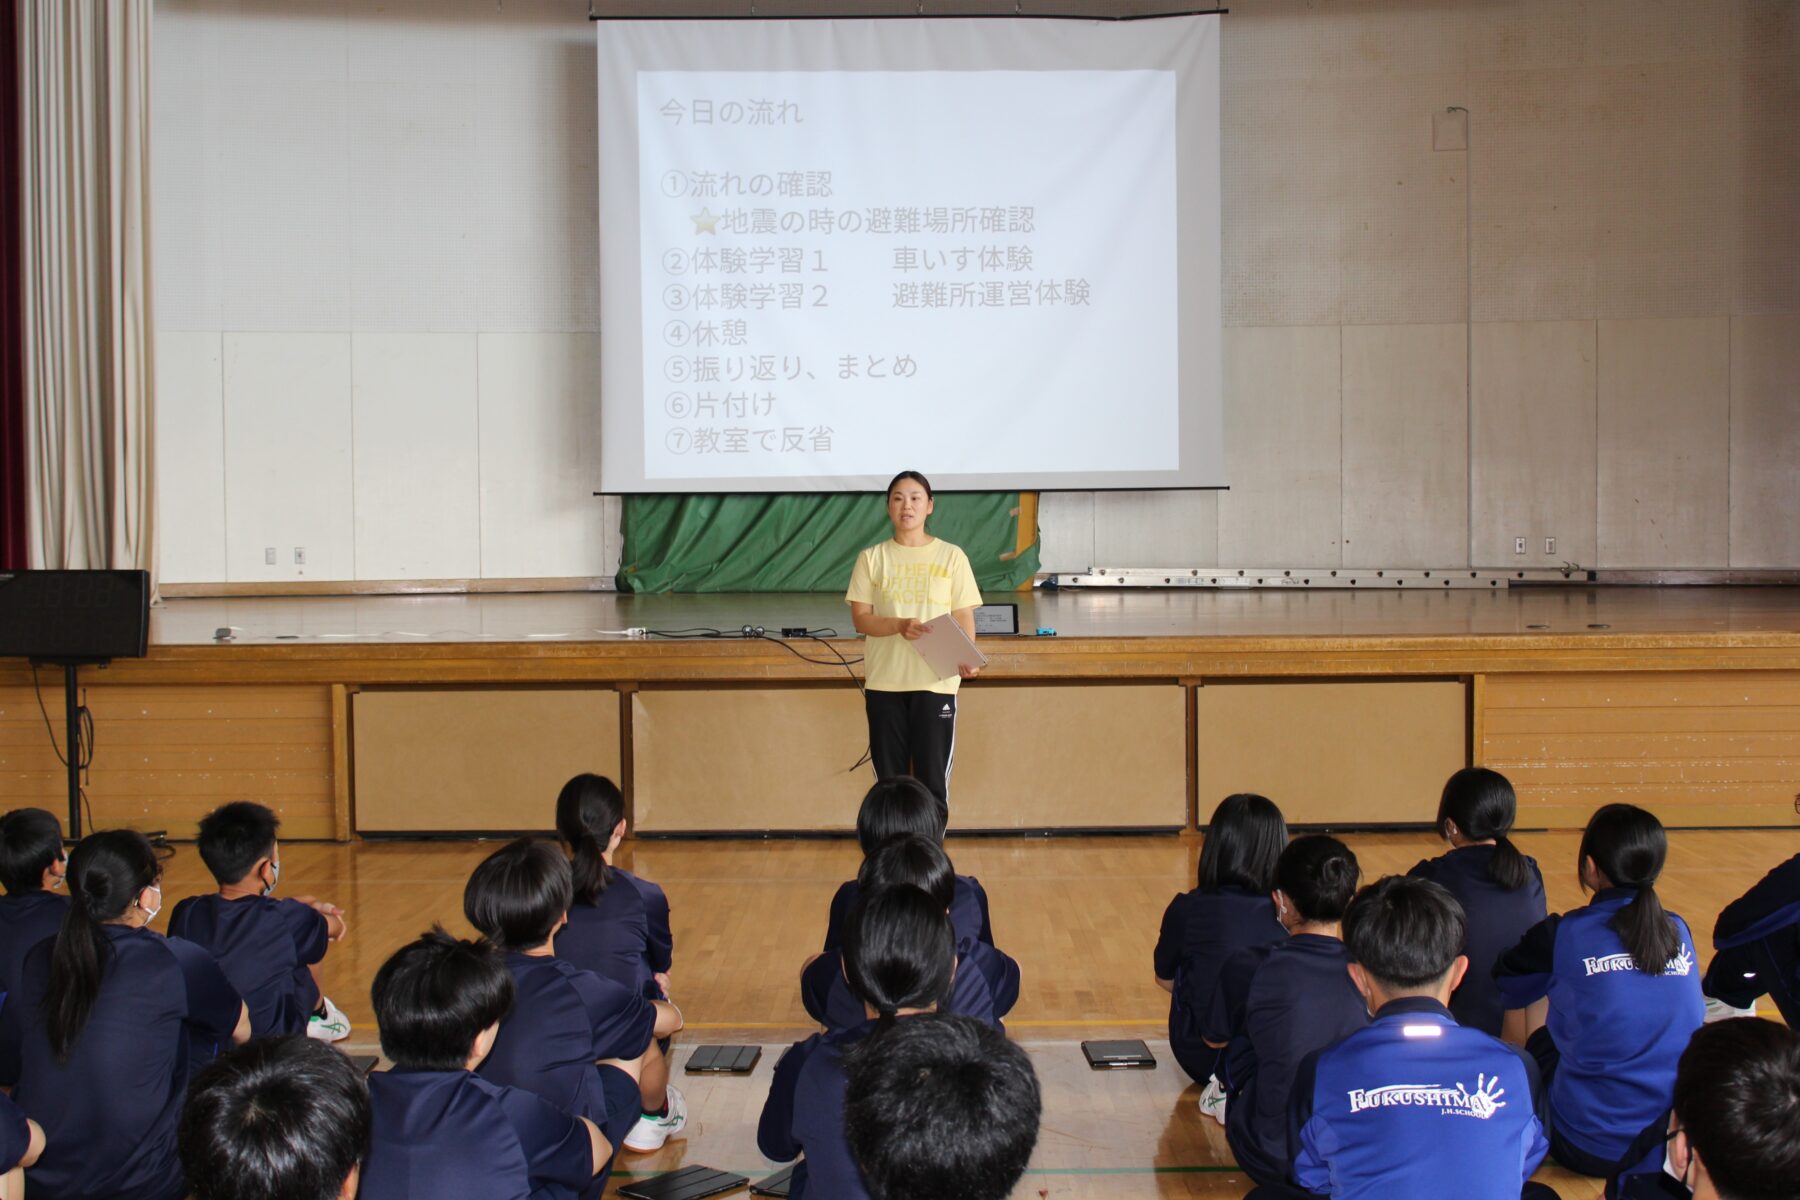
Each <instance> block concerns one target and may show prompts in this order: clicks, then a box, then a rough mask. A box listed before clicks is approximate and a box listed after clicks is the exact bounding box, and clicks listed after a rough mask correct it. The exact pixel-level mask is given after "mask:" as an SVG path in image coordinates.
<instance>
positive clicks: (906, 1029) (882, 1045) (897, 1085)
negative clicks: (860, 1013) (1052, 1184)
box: [844, 1013, 1043, 1200]
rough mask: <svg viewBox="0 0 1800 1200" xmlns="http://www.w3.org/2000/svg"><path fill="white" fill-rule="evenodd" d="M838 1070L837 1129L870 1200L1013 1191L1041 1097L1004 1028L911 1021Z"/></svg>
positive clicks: (962, 1020) (980, 1198)
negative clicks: (841, 1084)
mask: <svg viewBox="0 0 1800 1200" xmlns="http://www.w3.org/2000/svg"><path fill="white" fill-rule="evenodd" d="M871 1047H872V1048H871ZM865 1051H866V1052H865ZM844 1074H845V1077H846V1085H845V1097H844V1132H845V1135H846V1136H847V1137H848V1139H849V1142H850V1152H851V1154H852V1155H853V1156H854V1157H855V1159H856V1163H857V1166H859V1167H860V1168H861V1169H862V1176H863V1182H864V1183H865V1184H867V1185H868V1189H869V1195H870V1197H871V1198H872V1200H917V1198H918V1197H921V1196H956V1197H959V1198H960V1200H1004V1198H1005V1197H1006V1196H1009V1195H1011V1194H1012V1190H1013V1187H1014V1185H1015V1184H1017V1183H1018V1181H1019V1177H1020V1176H1021V1175H1022V1174H1024V1172H1025V1164H1026V1162H1027V1161H1029V1160H1030V1158H1031V1151H1032V1147H1034V1146H1035V1145H1036V1144H1037V1136H1038V1121H1039V1118H1040V1117H1041V1116H1042V1112H1043V1102H1042V1099H1041V1098H1040V1096H1039V1093H1038V1081H1037V1075H1036V1073H1034V1072H1033V1071H1032V1069H1031V1060H1030V1059H1029V1058H1027V1057H1026V1056H1025V1052H1024V1051H1023V1050H1021V1049H1019V1048H1018V1047H1017V1046H1015V1045H1013V1044H1012V1042H1010V1041H1008V1040H1007V1038H1006V1035H1005V1034H1003V1033H1001V1032H1000V1031H999V1030H997V1029H995V1028H993V1027H992V1026H990V1025H988V1024H987V1023H985V1022H983V1021H978V1020H976V1019H975V1018H973V1017H957V1016H949V1015H938V1014H935V1013H932V1014H923V1015H920V1016H916V1017H909V1018H907V1019H906V1020H904V1021H901V1022H899V1023H898V1024H897V1025H895V1026H894V1028H893V1029H891V1030H889V1031H888V1032H886V1033H884V1034H883V1035H882V1036H881V1037H880V1038H879V1039H869V1040H865V1041H863V1042H862V1043H860V1044H858V1045H856V1046H854V1047H852V1048H851V1050H850V1052H849V1053H847V1054H846V1055H845V1056H844Z"/></svg>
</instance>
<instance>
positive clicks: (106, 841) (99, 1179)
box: [8, 829, 250, 1200]
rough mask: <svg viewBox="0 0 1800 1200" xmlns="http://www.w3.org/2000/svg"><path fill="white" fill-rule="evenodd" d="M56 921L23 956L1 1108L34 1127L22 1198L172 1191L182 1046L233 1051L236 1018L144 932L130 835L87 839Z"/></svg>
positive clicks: (210, 965)
mask: <svg viewBox="0 0 1800 1200" xmlns="http://www.w3.org/2000/svg"><path fill="white" fill-rule="evenodd" d="M68 882H69V911H68V913H67V915H65V916H64V918H63V924H62V929H61V931H60V932H58V933H57V935H56V937H55V938H54V939H52V940H50V941H47V942H40V943H39V944H38V945H37V946H35V947H34V948H33V949H32V950H31V952H30V953H28V954H27V955H26V956H25V965H24V966H23V967H22V968H21V969H20V972H19V975H20V983H19V990H18V995H16V996H13V997H10V998H9V999H8V1003H9V1004H10V1003H12V1002H13V1001H14V1000H16V1001H18V1003H19V1016H20V1020H21V1022H22V1024H23V1027H24V1029H23V1037H22V1038H21V1040H20V1056H19V1086H18V1087H17V1088H15V1089H14V1090H13V1100H14V1101H15V1102H16V1103H17V1104H18V1106H19V1107H20V1108H22V1109H24V1110H25V1112H26V1114H27V1115H29V1116H30V1117H31V1118H32V1119H33V1120H35V1121H36V1122H37V1123H38V1124H39V1125H41V1126H42V1127H43V1130H44V1136H45V1138H46V1139H47V1142H48V1145H47V1146H46V1148H45V1150H44V1153H43V1156H42V1157H41V1158H39V1159H38V1161H37V1165H36V1166H34V1167H32V1168H31V1169H30V1170H28V1171H27V1172H26V1173H25V1178H26V1182H27V1183H29V1184H30V1187H31V1192H32V1194H33V1195H36V1196H68V1197H78V1196H79V1197H85V1196H130V1197H132V1198H133V1200H176V1198H177V1197H180V1196H182V1195H184V1194H185V1193H186V1189H185V1187H184V1186H183V1184H182V1179H181V1162H180V1160H179V1159H178V1158H177V1157H176V1153H175V1125H176V1122H177V1121H178V1120H179V1118H180V1116H181V1102H182V1098H183V1097H184V1096H185V1095H186V1093H187V1084H188V1076H189V1074H190V1066H191V1064H190V1059H189V1051H190V1045H191V1043H192V1042H193V1040H194V1039H195V1038H196V1037H198V1038H204V1039H206V1040H208V1041H223V1040H225V1039H227V1038H229V1039H230V1040H232V1041H234V1042H242V1041H244V1040H245V1039H247V1038H248V1037H249V1036H250V1010H249V1009H248V1008H247V1007H246V1006H245V1004H244V1001H243V999H242V997H240V996H239V995H238V994H237V992H236V991H235V990H234V989H233V988H232V986H231V984H230V982H229V981H227V980H226V978H225V974H224V972H222V971H220V970H219V964H218V963H216V962H214V961H213V956H212V955H210V954H208V953H207V952H206V951H205V950H203V949H201V948H200V947H199V946H196V945H194V944H193V943H192V942H187V941H183V940H182V939H180V938H176V937H163V936H162V935H161V934H158V933H155V932H153V931H152V930H150V929H149V928H148V926H149V924H150V922H151V921H153V920H155V919H156V914H157V913H158V912H160V911H161V910H162V865H161V863H160V862H158V860H157V857H156V851H155V849H154V848H153V847H152V846H151V845H150V843H149V841H148V840H147V839H145V837H144V835H143V834H141V833H138V832H136V831H135V830H130V829H111V830H105V831H103V832H100V833H91V834H89V835H88V836H87V837H85V838H83V839H82V840H81V842H80V844H78V845H77V846H76V847H75V850H74V852H73V853H71V854H70V855H69V875H68Z"/></svg>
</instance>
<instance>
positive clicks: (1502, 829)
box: [1407, 767, 1545, 1037]
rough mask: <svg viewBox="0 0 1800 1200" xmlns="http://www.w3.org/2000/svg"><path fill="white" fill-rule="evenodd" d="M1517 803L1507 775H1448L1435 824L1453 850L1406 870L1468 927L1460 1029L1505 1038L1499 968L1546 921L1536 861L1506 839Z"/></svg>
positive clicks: (1457, 1000) (1454, 1007) (1454, 1003)
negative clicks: (1442, 891)
mask: <svg viewBox="0 0 1800 1200" xmlns="http://www.w3.org/2000/svg"><path fill="white" fill-rule="evenodd" d="M1517 810H1518V801H1517V800H1516V799H1515V798H1514V796H1513V788H1512V784H1511V783H1509V782H1507V779H1506V776H1504V775H1502V774H1500V773H1499V772H1498V771H1490V770H1488V769H1487V768H1486V767H1466V768H1464V769H1463V770H1461V771H1458V772H1457V773H1456V774H1454V775H1452V776H1451V777H1450V781H1449V782H1448V783H1446V784H1445V785H1444V794H1443V797H1442V798H1441V799H1440V800H1439V801H1438V815H1437V826H1438V832H1439V833H1440V834H1442V835H1443V837H1444V840H1445V841H1447V842H1449V843H1450V845H1451V847H1452V849H1451V850H1450V853H1448V854H1443V855H1439V856H1438V857H1437V858H1432V859H1427V860H1425V861H1424V862H1422V863H1420V864H1419V865H1418V866H1416V867H1414V868H1413V869H1412V870H1410V871H1408V872H1407V874H1408V875H1412V876H1414V877H1416V878H1419V879H1429V880H1431V881H1432V882H1433V883H1437V884H1442V885H1443V886H1444V887H1445V888H1447V889H1449V892H1450V894H1451V895H1452V896H1455V897H1456V901H1457V903H1458V904H1460V905H1462V910H1463V915H1464V917H1465V919H1466V920H1467V922H1468V937H1469V941H1468V944H1467V945H1466V946H1465V947H1464V948H1463V953H1464V954H1466V955H1467V956H1468V959H1469V970H1468V973H1467V974H1465V975H1464V976H1463V980H1462V985H1461V986H1460V987H1458V988H1457V989H1456V995H1454V996H1452V997H1451V998H1450V1011H1451V1012H1452V1013H1454V1014H1456V1020H1457V1023H1458V1024H1461V1025H1468V1026H1470V1027H1471V1028H1474V1029H1480V1030H1482V1031H1484V1032H1486V1033H1491V1034H1493V1035H1494V1036H1495V1037H1498V1036H1500V1018H1501V1015H1502V1013H1501V1008H1500V989H1499V988H1498V987H1496V986H1495V985H1494V963H1495V962H1496V961H1497V960H1498V959H1499V957H1500V955H1501V953H1502V952H1504V951H1507V950H1510V949H1512V948H1513V947H1514V946H1516V945H1518V944H1519V939H1520V938H1522V937H1524V936H1525V931H1526V930H1527V929H1530V928H1531V927H1532V926H1533V925H1536V924H1537V923H1538V922H1539V921H1541V920H1543V919H1544V913H1545V908H1544V877H1543V875H1542V874H1541V873H1540V872H1539V871H1538V865H1537V862H1536V861H1535V860H1533V859H1530V858H1527V857H1526V856H1525V855H1523V854H1520V853H1519V850H1518V847H1516V846H1514V845H1513V844H1512V842H1511V841H1510V840H1509V839H1508V838H1507V836H1506V835H1507V834H1508V833H1510V832H1511V831H1512V826H1513V816H1514V814H1515V813H1516V812H1517Z"/></svg>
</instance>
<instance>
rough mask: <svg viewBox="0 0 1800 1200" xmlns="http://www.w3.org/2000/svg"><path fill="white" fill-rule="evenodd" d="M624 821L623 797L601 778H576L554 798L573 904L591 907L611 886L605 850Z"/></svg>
mask: <svg viewBox="0 0 1800 1200" xmlns="http://www.w3.org/2000/svg"><path fill="white" fill-rule="evenodd" d="M624 819H625V797H624V795H623V794H621V793H620V791H619V788H618V785H617V784H615V783H614V782H613V781H612V780H610V779H608V778H606V776H604V775H585V774H584V775H577V776H575V778H573V779H571V780H569V782H567V783H565V784H564V785H563V789H562V792H561V794H559V795H558V796H557V797H556V832H557V834H558V835H559V836H560V837H561V838H562V840H563V841H565V842H567V843H568V845H569V851H570V853H571V854H572V855H573V856H574V862H573V863H572V864H571V866H572V868H573V872H574V877H575V903H577V904H592V903H594V901H596V900H598V899H599V898H600V897H601V896H602V895H603V894H605V892H606V889H607V887H608V886H610V885H611V883H612V868H611V867H609V866H607V865H606V847H607V846H608V845H609V844H610V843H611V842H612V835H613V830H615V829H617V828H618V827H619V822H620V821H623V820H624Z"/></svg>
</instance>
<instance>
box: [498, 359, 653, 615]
mask: <svg viewBox="0 0 1800 1200" xmlns="http://www.w3.org/2000/svg"><path fill="white" fill-rule="evenodd" d="M599 341H600V339H599V337H598V335H595V334H591V333H484V334H482V335H481V365H480V375H479V378H480V385H481V427H480V447H481V451H480V452H481V542H482V572H483V574H484V575H486V576H487V577H488V578H492V579H504V578H538V577H547V576H598V575H612V574H616V573H617V571H618V556H619V547H618V542H617V529H618V511H619V510H618V506H617V502H616V501H615V502H614V503H613V504H612V505H611V506H608V505H607V504H605V503H603V502H602V500H601V499H600V498H599V497H597V496H595V495H593V494H592V493H593V491H594V488H595V487H596V486H598V484H599V480H600V405H599V395H600V347H599ZM609 516H610V517H611V523H610V524H609V523H608V517H609Z"/></svg>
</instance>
